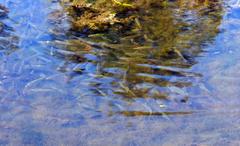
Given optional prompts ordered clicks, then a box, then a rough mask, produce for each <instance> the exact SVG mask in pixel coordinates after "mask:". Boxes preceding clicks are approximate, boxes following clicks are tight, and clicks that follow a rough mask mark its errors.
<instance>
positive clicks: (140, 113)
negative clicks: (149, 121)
mask: <svg viewBox="0 0 240 146" xmlns="http://www.w3.org/2000/svg"><path fill="white" fill-rule="evenodd" d="M193 113H194V112H191V111H190V112H143V111H121V112H117V113H116V114H120V115H124V116H127V117H139V116H169V115H190V114H193Z"/></svg>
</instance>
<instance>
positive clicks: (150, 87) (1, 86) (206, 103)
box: [0, 0, 240, 145]
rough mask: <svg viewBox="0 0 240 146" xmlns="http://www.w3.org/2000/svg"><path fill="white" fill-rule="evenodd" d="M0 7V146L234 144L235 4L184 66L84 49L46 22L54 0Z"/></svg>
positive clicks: (7, 1) (128, 52) (63, 27)
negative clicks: (0, 13)
mask: <svg viewBox="0 0 240 146" xmlns="http://www.w3.org/2000/svg"><path fill="white" fill-rule="evenodd" d="M0 3H1V4H2V5H4V6H6V7H7V8H9V14H8V17H4V18H2V19H1V23H2V24H4V26H5V27H4V29H3V31H2V32H1V34H0V46H1V50H0V56H1V58H0V113H1V115H0V145H176V143H177V144H178V145H201V144H203V145H204V144H205V145H239V141H238V139H239V130H240V129H239V126H238V125H239V122H240V121H239V118H238V116H239V108H238V107H239V98H238V97H239V95H240V91H239V90H238V88H239V87H240V82H239V75H240V73H239V69H240V66H239V64H238V62H239V57H240V55H239V54H240V53H239V46H240V44H239V43H240V42H239V41H238V40H239V39H238V38H239V32H240V30H239V28H240V27H239V25H240V23H239V20H238V19H239V17H240V9H239V8H238V7H227V6H226V7H224V8H223V9H224V10H223V12H224V13H223V14H222V18H221V20H219V21H217V23H216V24H218V23H219V24H220V25H219V30H220V32H219V33H217V34H215V33H214V37H212V36H208V35H206V37H210V38H211V41H210V42H207V43H206V44H204V45H203V47H202V48H201V49H202V50H201V51H200V52H197V51H196V52H194V53H193V54H195V53H196V54H197V55H192V56H194V63H190V64H188V63H186V62H184V61H183V60H182V58H181V57H179V56H177V57H175V58H172V59H171V60H170V61H169V59H165V58H161V56H160V55H159V54H158V51H159V50H158V47H156V49H155V50H156V51H155V50H153V51H152V52H150V53H149V54H150V55H149V56H147V55H146V54H147V53H148V52H149V50H150V49H149V48H135V49H136V50H137V51H135V52H134V53H133V49H132V45H131V44H129V42H128V41H124V40H123V42H125V44H126V46H124V47H125V52H124V50H123V51H122V50H118V49H116V48H115V46H114V47H108V48H104V47H103V48H100V46H96V47H92V46H91V45H89V43H86V40H82V39H80V38H76V37H75V36H71V34H69V33H66V31H67V30H68V29H69V27H70V24H69V23H68V21H67V19H65V18H67V16H66V15H65V14H62V15H61V19H60V20H55V17H53V19H52V18H51V16H52V14H53V13H55V12H56V11H57V12H58V11H60V12H61V10H62V7H61V6H60V5H59V3H58V1H47V0H35V1H32V0H24V1H23V0H14V1H13V0H0ZM166 11H167V10H166ZM159 13H163V12H162V11H159ZM164 13H165V11H164ZM207 16H208V15H207ZM207 16H206V17H207ZM188 18H189V19H190V18H191V19H192V20H195V18H192V17H188ZM208 19H210V20H211V18H206V19H204V20H208ZM59 21H60V22H59ZM169 21H170V20H169ZM190 23H194V24H195V21H194V22H190ZM197 24H198V25H199V24H202V22H201V23H197ZM214 24H215V23H214ZM200 26H202V25H200ZM58 27H59V28H58ZM211 30H212V28H211V29H210V28H209V31H211ZM187 32H188V31H187ZM170 33H172V32H170ZM189 34H190V35H191V33H185V35H189ZM203 36H205V35H203ZM180 38H181V37H180ZM76 40H77V41H76ZM168 40H171V39H168ZM81 41H84V43H78V44H77V43H76V42H81ZM87 41H89V40H87ZM174 42H175V41H174ZM176 42H178V41H176ZM151 47H152V46H151ZM165 47H168V46H167V45H166V46H165ZM120 48H121V46H120ZM144 49H145V50H144ZM139 50H141V51H139ZM138 52H140V53H138ZM146 52H147V53H146ZM191 53H192V52H191ZM175 55H176V54H175ZM158 57H160V58H161V59H158Z"/></svg>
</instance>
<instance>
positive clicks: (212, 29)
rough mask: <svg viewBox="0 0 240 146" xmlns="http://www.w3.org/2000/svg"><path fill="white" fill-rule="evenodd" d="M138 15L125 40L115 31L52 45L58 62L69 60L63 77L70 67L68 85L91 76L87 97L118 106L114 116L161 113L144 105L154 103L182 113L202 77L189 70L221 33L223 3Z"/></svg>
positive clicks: (170, 6)
mask: <svg viewBox="0 0 240 146" xmlns="http://www.w3.org/2000/svg"><path fill="white" fill-rule="evenodd" d="M159 3H161V2H159ZM138 15H139V17H136V21H137V22H136V27H134V28H132V29H131V30H130V31H129V30H126V32H125V33H122V34H121V36H117V34H114V32H111V31H110V32H109V33H105V34H91V35H89V36H88V37H85V38H84V39H80V38H74V37H72V36H71V35H70V39H67V40H65V41H64V42H63V41H62V40H56V41H54V42H48V44H49V46H51V47H55V49H56V52H57V53H56V54H55V55H56V56H58V57H60V58H61V59H65V60H66V62H65V63H64V65H63V66H61V67H60V70H61V71H64V72H66V70H68V68H71V67H70V66H71V65H72V62H74V63H75V64H76V65H75V66H74V67H72V68H71V69H70V70H73V71H72V73H71V77H70V78H71V80H69V82H71V81H72V80H75V79H74V78H75V77H76V78H79V77H80V76H82V77H85V78H88V77H87V76H89V75H91V79H90V78H89V82H88V83H86V85H88V86H89V87H90V88H93V89H92V90H91V91H92V93H91V94H93V95H88V94H87V95H88V96H97V95H98V96H102V97H104V98H108V100H112V99H114V102H115V101H117V100H120V103H116V104H117V105H114V104H113V105H112V106H116V107H115V108H116V109H113V110H117V111H119V110H120V111H121V110H123V109H126V108H127V109H128V111H135V110H138V108H139V106H143V105H144V108H143V109H145V108H146V107H147V108H146V109H145V110H149V109H150V110H151V111H152V110H153V111H154V110H156V111H158V110H162V109H159V108H154V109H152V105H150V106H149V105H145V104H146V103H147V102H148V100H152V99H153V100H152V102H154V103H155V104H156V102H159V103H160V104H164V105H165V104H169V106H168V107H169V108H172V105H171V104H175V106H174V108H173V109H172V110H177V111H178V110H180V109H178V108H177V107H176V106H178V105H179V106H181V105H182V103H186V102H187V101H188V99H189V98H190V97H189V94H188V91H187V90H188V88H189V87H191V86H192V83H193V82H194V80H198V79H199V78H201V76H202V75H201V73H198V72H192V71H191V70H190V68H191V66H192V65H194V64H195V63H197V61H196V59H195V57H197V56H199V55H201V52H203V51H204V47H206V46H208V45H209V44H211V42H212V41H214V38H215V37H216V35H217V34H218V32H219V25H220V24H221V21H222V15H223V7H222V3H219V2H211V3H204V2H197V1H196V2H195V3H190V4H189V3H188V2H185V1H175V2H168V3H167V6H165V7H160V6H159V7H150V8H148V9H147V11H143V12H142V11H139V13H138V14H137V16H138ZM69 62H71V63H69ZM95 94H97V95H95ZM115 98H116V99H115ZM154 99H155V100H154ZM158 99H160V100H158ZM125 100H126V101H125ZM125 102H126V103H127V104H126V103H125ZM138 102H139V103H140V105H139V103H138ZM129 103H131V104H130V105H129ZM135 103H137V104H136V105H135ZM125 104H126V105H125ZM141 104H143V105H141ZM151 104H152V103H151ZM157 105H158V104H157ZM157 105H156V106H157ZM119 107H121V108H120V109H119ZM184 107H186V106H185V105H184ZM143 109H141V110H143ZM145 110H143V111H145ZM117 111H115V112H117Z"/></svg>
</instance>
